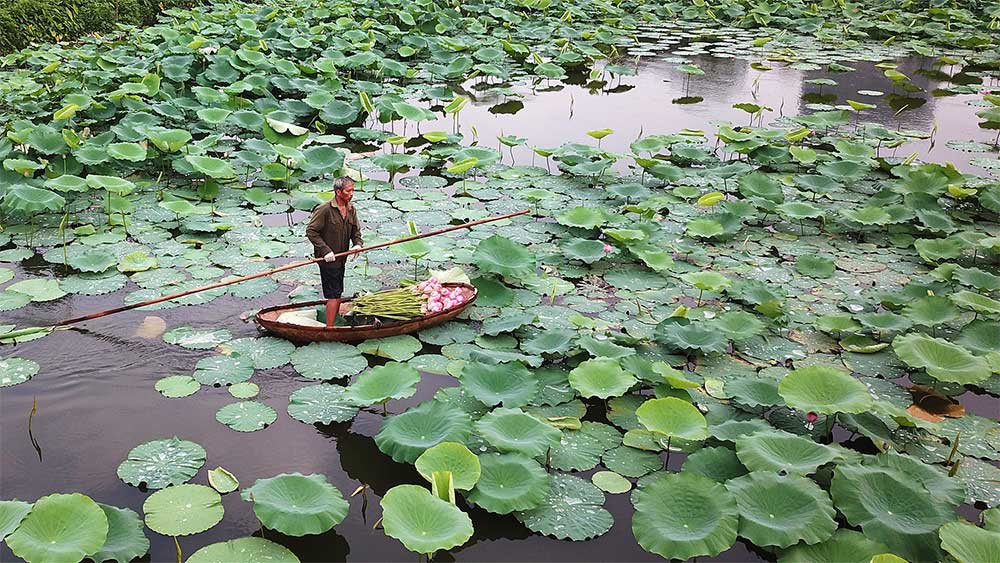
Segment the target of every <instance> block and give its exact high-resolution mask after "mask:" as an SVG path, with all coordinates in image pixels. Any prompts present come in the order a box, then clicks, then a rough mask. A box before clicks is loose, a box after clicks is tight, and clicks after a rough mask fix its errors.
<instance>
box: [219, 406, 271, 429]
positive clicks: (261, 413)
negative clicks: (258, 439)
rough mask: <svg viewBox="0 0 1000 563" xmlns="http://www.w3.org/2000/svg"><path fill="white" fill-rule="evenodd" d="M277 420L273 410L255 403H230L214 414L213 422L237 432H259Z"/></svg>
mask: <svg viewBox="0 0 1000 563" xmlns="http://www.w3.org/2000/svg"><path fill="white" fill-rule="evenodd" d="M277 419H278V413H276V412H275V411H274V409H272V408H271V407H269V406H267V405H265V404H264V403H260V402H257V401H240V402H238V403H231V404H228V405H226V406H224V407H222V408H221V409H219V411H218V412H217V413H215V420H218V421H219V422H221V423H222V424H225V425H226V426H228V427H230V428H232V429H233V430H236V431H237V432H254V431H257V430H261V429H264V428H267V426H268V425H270V424H271V423H272V422H274V421H275V420H277Z"/></svg>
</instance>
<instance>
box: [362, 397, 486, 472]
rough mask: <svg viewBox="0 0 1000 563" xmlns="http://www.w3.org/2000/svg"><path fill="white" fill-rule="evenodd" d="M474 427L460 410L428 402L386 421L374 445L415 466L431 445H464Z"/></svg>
mask: <svg viewBox="0 0 1000 563" xmlns="http://www.w3.org/2000/svg"><path fill="white" fill-rule="evenodd" d="M471 426H472V424H471V420H470V418H469V415H468V414H466V413H464V412H462V411H461V410H459V409H458V408H457V407H453V406H450V405H444V404H441V403H438V402H436V401H427V402H424V403H421V404H420V405H419V406H417V407H414V408H411V409H409V410H407V411H406V412H404V413H403V414H398V415H396V416H393V417H390V418H389V419H388V420H386V421H385V424H383V425H382V429H381V430H379V432H378V434H376V435H375V443H376V444H377V445H378V448H379V450H381V451H382V452H383V453H385V454H387V455H389V456H391V457H392V459H394V460H395V461H397V462H406V463H414V462H416V460H417V458H418V457H420V454H422V453H424V451H425V450H427V448H430V447H431V446H435V445H437V444H439V443H441V442H465V440H466V438H467V437H468V436H469V433H470V431H471Z"/></svg>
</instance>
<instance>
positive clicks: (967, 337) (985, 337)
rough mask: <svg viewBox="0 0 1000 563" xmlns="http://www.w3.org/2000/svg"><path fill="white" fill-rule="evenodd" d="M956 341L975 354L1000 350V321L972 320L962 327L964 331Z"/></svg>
mask: <svg viewBox="0 0 1000 563" xmlns="http://www.w3.org/2000/svg"><path fill="white" fill-rule="evenodd" d="M955 343H956V344H959V345H961V346H962V347H964V348H966V349H967V350H970V351H971V352H973V353H974V354H982V355H985V354H989V353H990V352H1000V322H997V321H984V320H978V321H972V322H971V323H969V324H967V325H965V326H964V327H962V333H961V335H960V336H959V337H958V339H957V340H956V341H955Z"/></svg>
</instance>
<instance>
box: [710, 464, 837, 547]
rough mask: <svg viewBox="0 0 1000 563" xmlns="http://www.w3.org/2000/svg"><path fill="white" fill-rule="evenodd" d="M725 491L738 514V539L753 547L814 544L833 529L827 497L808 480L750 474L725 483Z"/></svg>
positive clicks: (830, 504)
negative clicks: (734, 501) (730, 495)
mask: <svg viewBox="0 0 1000 563" xmlns="http://www.w3.org/2000/svg"><path fill="white" fill-rule="evenodd" d="M726 488H727V489H729V492H731V493H733V497H735V498H736V505H737V507H738V508H739V511H740V536H742V537H744V538H746V539H748V540H750V541H751V542H753V543H754V545H758V546H761V547H763V546H778V547H788V546H790V545H795V544H796V543H799V542H800V541H801V542H804V543H807V544H814V543H817V542H821V541H823V540H826V539H828V538H829V537H830V536H831V535H833V531H834V530H836V529H837V523H836V522H835V521H834V519H833V517H834V515H835V514H836V511H835V510H834V509H833V503H832V502H830V497H829V496H827V494H826V492H825V491H823V489H821V488H819V485H817V484H816V483H815V482H814V481H812V480H811V479H806V478H805V477H800V476H797V475H785V476H781V475H778V474H777V473H773V472H770V471H754V472H753V473H750V474H748V475H744V476H742V477H737V478H735V479H731V480H729V481H728V482H726Z"/></svg>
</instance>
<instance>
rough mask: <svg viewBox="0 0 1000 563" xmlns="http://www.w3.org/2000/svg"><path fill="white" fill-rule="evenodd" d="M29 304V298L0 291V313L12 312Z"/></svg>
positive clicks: (21, 294)
mask: <svg viewBox="0 0 1000 563" xmlns="http://www.w3.org/2000/svg"><path fill="white" fill-rule="evenodd" d="M28 303H31V296H30V295H25V294H23V293H18V292H16V291H6V290H4V291H0V311H13V310H14V309H20V308H21V307H24V306H25V305H27V304H28Z"/></svg>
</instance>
